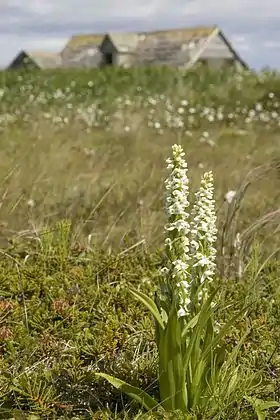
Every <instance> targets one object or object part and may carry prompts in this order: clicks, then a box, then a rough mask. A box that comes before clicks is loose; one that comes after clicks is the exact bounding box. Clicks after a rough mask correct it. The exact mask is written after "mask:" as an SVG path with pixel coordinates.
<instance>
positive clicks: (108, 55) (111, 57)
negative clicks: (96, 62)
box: [103, 52, 114, 66]
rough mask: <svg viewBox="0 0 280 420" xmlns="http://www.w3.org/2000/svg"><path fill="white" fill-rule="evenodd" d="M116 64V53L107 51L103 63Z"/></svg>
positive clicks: (105, 64) (107, 64)
mask: <svg viewBox="0 0 280 420" xmlns="http://www.w3.org/2000/svg"><path fill="white" fill-rule="evenodd" d="M113 64H114V54H112V53H109V52H106V53H104V54H103V65H104V66H112V65H113Z"/></svg>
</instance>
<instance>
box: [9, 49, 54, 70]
mask: <svg viewBox="0 0 280 420" xmlns="http://www.w3.org/2000/svg"><path fill="white" fill-rule="evenodd" d="M58 67H61V57H60V54H59V53H51V52H43V51H24V50H23V51H21V52H19V53H18V54H17V56H16V57H15V58H14V59H13V61H12V62H11V63H10V64H9V65H8V67H7V69H24V68H25V69H41V70H43V69H54V68H58Z"/></svg>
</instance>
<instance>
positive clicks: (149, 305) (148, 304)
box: [130, 289, 164, 329]
mask: <svg viewBox="0 0 280 420" xmlns="http://www.w3.org/2000/svg"><path fill="white" fill-rule="evenodd" d="M130 293H131V294H132V295H133V296H134V297H135V298H136V299H138V300H139V301H140V302H142V303H143V304H144V305H145V306H146V308H147V309H149V311H150V312H151V313H152V315H153V316H154V318H155V319H156V321H157V322H158V324H159V326H160V327H161V328H162V329H164V323H163V320H162V317H161V315H160V313H159V310H158V308H157V305H156V304H155V302H154V301H153V299H151V298H150V297H149V296H147V295H145V294H144V293H142V292H139V291H138V290H135V289H134V290H130Z"/></svg>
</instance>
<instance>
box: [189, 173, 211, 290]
mask: <svg viewBox="0 0 280 420" xmlns="http://www.w3.org/2000/svg"><path fill="white" fill-rule="evenodd" d="M213 192H214V187H213V174H212V172H206V173H205V174H204V175H203V177H202V179H201V187H200V189H199V191H198V192H197V193H196V194H195V204H194V206H193V211H192V216H193V220H192V222H191V238H192V239H191V244H192V249H193V255H192V261H193V266H192V267H193V269H194V272H193V273H192V275H193V276H196V277H198V279H199V281H200V284H202V283H203V282H204V281H205V280H208V281H211V280H212V277H213V274H214V271H215V266H216V265H215V258H216V249H215V247H214V244H215V242H216V239H217V229H216V215H215V201H214V198H213Z"/></svg>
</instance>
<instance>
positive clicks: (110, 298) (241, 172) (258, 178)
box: [0, 69, 280, 420]
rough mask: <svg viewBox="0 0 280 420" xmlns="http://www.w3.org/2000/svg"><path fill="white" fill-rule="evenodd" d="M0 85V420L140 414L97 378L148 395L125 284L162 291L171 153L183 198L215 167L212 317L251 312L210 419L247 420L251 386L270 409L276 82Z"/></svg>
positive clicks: (152, 386) (90, 76) (80, 77)
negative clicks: (184, 183) (233, 369)
mask: <svg viewBox="0 0 280 420" xmlns="http://www.w3.org/2000/svg"><path fill="white" fill-rule="evenodd" d="M0 79H1V82H0V83H2V84H0V95H1V92H3V94H2V95H3V96H2V99H1V114H0V146H1V147H0V160H1V165H0V247H1V250H0V253H1V255H0V296H1V300H0V418H16V419H21V418H28V417H26V416H31V415H34V416H37V418H44V417H45V418H50V419H51V418H56V419H59V418H60V419H74V418H79V419H81V418H85V419H87V418H88V419H101V420H102V419H133V418H137V417H136V416H137V415H138V414H139V406H137V405H135V404H134V403H132V402H131V400H129V399H128V398H127V397H125V396H124V395H120V394H119V393H118V392H117V391H115V390H114V389H113V388H112V387H111V386H110V385H108V384H107V383H106V382H105V381H102V380H97V379H96V377H95V376H94V371H95V370H100V371H102V372H106V373H108V374H111V375H113V376H116V377H118V378H121V379H125V380H126V381H127V382H129V383H131V384H134V385H137V386H140V387H142V388H145V389H147V390H148V391H149V393H150V394H151V395H154V396H157V395H158V385H157V352H156V348H155V341H154V336H153V322H152V320H151V319H150V316H149V314H148V313H147V312H146V311H145V310H144V309H143V307H142V306H141V305H140V304H138V303H136V301H135V300H134V299H133V298H131V296H130V295H129V293H128V289H129V287H130V286H133V287H139V290H141V291H144V292H147V293H151V294H152V293H153V291H154V290H156V287H157V284H158V281H159V278H158V269H159V268H160V266H161V265H162V258H163V257H162V253H161V251H162V248H163V239H164V237H163V227H164V224H165V223H166V216H165V213H164V208H163V205H164V200H163V198H164V197H163V195H164V179H165V177H166V169H165V167H166V165H165V159H166V158H167V157H168V156H169V155H170V150H171V145H172V144H174V143H180V144H182V145H183V147H184V149H185V150H186V153H187V161H188V164H189V168H190V177H191V179H192V184H193V185H194V189H196V187H197V186H198V183H199V179H200V176H201V174H202V172H204V171H206V170H208V169H212V170H213V172H214V178H215V189H216V200H217V210H218V226H219V242H218V255H219V259H218V268H219V275H218V276H217V279H216V284H217V285H218V286H219V288H220V297H219V299H220V306H221V311H220V312H219V321H220V322H223V321H225V319H226V318H227V317H229V316H231V315H233V314H234V312H235V311H236V312H238V310H239V309H240V307H241V306H242V305H243V304H244V303H246V302H247V303H249V302H251V306H250V311H249V313H248V316H247V318H246V319H241V320H238V322H237V323H236V326H235V328H234V329H232V331H231V334H230V335H229V336H228V337H227V338H226V340H227V344H228V348H229V349H231V348H232V347H234V346H235V345H236V343H237V342H238V340H240V339H241V337H242V335H243V334H244V332H245V331H246V329H247V328H249V329H250V332H249V335H248V337H247V339H246V341H245V343H244V345H243V346H242V350H241V353H240V356H239V357H240V360H239V363H240V366H241V370H240V378H239V379H240V392H239V394H238V395H236V401H220V402H219V404H220V405H221V413H220V416H219V417H217V418H219V419H229V420H230V419H241V420H243V419H244V420H247V419H248V420H250V419H255V418H256V414H255V412H254V410H253V409H252V406H251V405H250V404H249V402H248V401H247V400H246V399H245V398H244V397H245V396H246V393H247V391H248V390H251V391H250V392H251V394H250V395H251V396H255V397H258V398H260V399H263V400H277V401H279V400H280V393H279V389H280V388H279V379H280V370H279V369H280V352H279V321H280V310H279V308H280V306H279V305H280V289H279V261H278V260H279V253H278V251H277V248H278V247H279V240H278V239H277V238H278V237H277V232H278V235H279V211H278V212H277V210H278V208H279V202H280V201H279V191H280V188H279V187H280V177H279V174H280V172H279V161H280V153H279V150H280V149H279V145H280V143H279V131H280V128H279V115H280V111H279V108H280V105H279V103H280V97H279V95H280V94H279V92H280V77H279V76H278V75H274V74H271V75H270V74H267V75H261V77H256V75H250V74H248V75H243V76H242V77H239V79H237V77H236V76H234V75H230V74H219V73H208V72H203V70H201V71H200V72H192V73H188V74H186V75H185V74H182V73H180V72H175V71H170V70H168V69H166V70H162V69H147V70H137V71H136V70H129V71H126V70H114V69H111V70H110V71H109V70H108V71H107V70H106V71H105V72H101V71H93V72H47V73H38V72H34V73H26V74H21V75H19V74H18V73H16V72H9V73H2V74H1V76H0ZM1 89H2V90H1ZM32 95H33V96H32ZM278 100H279V103H278ZM184 101H188V103H185V102H184ZM180 108H183V111H182V110H180ZM193 110H194V111H193ZM253 111H254V112H253ZM209 115H210V118H209ZM205 132H207V134H205ZM209 139H210V140H212V142H211V141H210V142H209ZM205 140H206V141H205ZM256 168H257V169H256ZM248 174H249V175H248ZM229 190H236V191H237V192H238V194H237V196H236V201H234V202H233V203H231V204H229V203H227V202H225V200H224V195H225V193H226V192H227V191H229ZM63 220H69V221H70V222H71V227H68V226H69V225H68V224H67V223H66V222H61V221H63ZM237 233H239V234H240V235H241V249H240V250H238V249H236V248H234V246H233V244H234V241H235V239H236V234H237ZM266 259H268V260H267V263H266V264H264V262H265V261H266ZM239 267H241V268H242V273H241V275H240V276H238V268H239ZM230 304H234V306H233V308H232V309H230V311H229V312H230V313H228V314H227V313H224V312H223V311H222V308H224V307H225V306H227V305H230ZM252 374H256V375H257V376H258V378H257V379H258V382H257V383H256V384H255V385H254V386H253V387H248V386H247V385H246V378H247V379H249V378H250V377H251V375H252ZM250 395H247V396H250ZM172 416H173V417H172ZM269 416H270V417H269ZM29 418H30V419H31V418H36V417H29ZM139 418H141V419H145V418H146V419H153V418H154V419H164V418H166V419H172V418H176V419H179V418H180V417H179V414H178V413H177V414H176V413H175V414H173V415H172V414H163V413H157V414H153V415H152V414H150V413H149V414H148V415H146V414H145V413H144V412H143V413H142V414H141V416H140V417H139ZM210 418H211V417H209V420H210ZM267 418H268V419H269V418H271V419H277V418H280V413H277V412H276V409H271V410H270V411H268V417H267ZM206 420H207V418H206Z"/></svg>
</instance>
